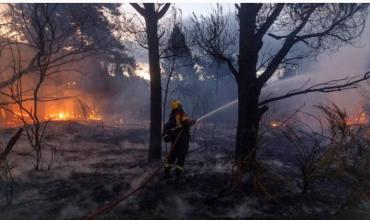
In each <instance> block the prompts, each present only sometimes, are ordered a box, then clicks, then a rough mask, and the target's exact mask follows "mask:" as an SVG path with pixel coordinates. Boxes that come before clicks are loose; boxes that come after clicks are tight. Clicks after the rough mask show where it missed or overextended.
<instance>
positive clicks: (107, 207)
mask: <svg viewBox="0 0 370 220" xmlns="http://www.w3.org/2000/svg"><path fill="white" fill-rule="evenodd" d="M236 103H238V99H235V100H233V101H231V102H229V103H227V104H225V105H223V106H221V107H219V108H217V109H215V110H213V111H211V112H209V113H207V114H205V115H203V116H201V117H199V118H198V120H197V121H196V123H199V122H200V121H202V120H204V119H205V118H208V117H210V116H211V115H213V114H215V113H217V112H219V111H221V110H223V109H225V108H228V107H230V106H232V105H234V104H236ZM182 131H183V129H182V130H180V132H179V134H178V135H177V136H176V138H175V140H174V142H173V144H172V146H171V148H170V151H169V152H168V154H167V155H166V156H165V159H164V160H163V161H162V163H161V165H160V166H159V167H158V168H157V169H155V170H154V172H153V173H152V174H151V175H150V176H149V177H147V179H146V180H145V181H144V182H143V183H142V184H140V185H139V186H137V187H136V188H134V189H133V190H132V191H131V192H129V193H127V194H124V195H122V196H121V197H119V198H118V199H117V200H115V201H112V202H110V203H108V204H106V205H104V206H102V207H99V208H97V209H96V210H95V211H94V212H92V213H90V214H88V215H87V216H85V217H83V218H82V220H92V219H95V217H97V216H98V215H100V214H103V213H105V212H107V211H109V210H110V209H112V208H114V207H115V206H117V205H118V204H119V203H121V202H122V201H124V200H126V199H127V198H129V197H130V196H132V195H134V194H135V193H137V192H138V191H140V190H141V189H143V188H144V187H145V186H146V185H147V184H148V183H149V182H150V181H151V180H152V179H153V178H154V177H155V176H157V175H158V173H159V171H160V170H161V169H162V168H163V166H164V164H165V163H166V162H167V160H168V157H169V155H171V153H172V152H173V151H174V149H175V147H176V144H177V141H178V139H179V137H180V135H181V133H182Z"/></svg>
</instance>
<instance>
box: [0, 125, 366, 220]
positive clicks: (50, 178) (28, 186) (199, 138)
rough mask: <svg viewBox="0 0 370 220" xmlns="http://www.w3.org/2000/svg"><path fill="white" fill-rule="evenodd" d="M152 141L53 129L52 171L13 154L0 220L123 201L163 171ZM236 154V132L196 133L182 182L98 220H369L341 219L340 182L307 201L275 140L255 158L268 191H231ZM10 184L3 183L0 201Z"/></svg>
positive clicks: (131, 132)
mask: <svg viewBox="0 0 370 220" xmlns="http://www.w3.org/2000/svg"><path fill="white" fill-rule="evenodd" d="M11 133H12V129H4V130H1V131H0V135H1V136H0V137H2V138H3V139H4V140H5V139H6V137H8V136H9V135H11ZM147 140H148V130H147V128H145V127H142V128H140V127H131V126H128V125H127V126H123V127H122V128H112V127H108V126H104V125H101V124H91V123H90V124H84V123H77V122H58V123H54V122H53V123H51V124H50V126H49V129H48V132H47V134H46V137H45V143H46V144H47V146H53V147H55V149H57V150H56V151H55V154H54V155H53V162H52V163H51V165H49V166H46V165H48V164H50V161H51V159H50V158H51V157H50V156H47V154H46V156H45V158H44V160H45V162H44V165H45V166H44V169H43V170H41V171H34V170H33V169H32V159H31V158H29V157H27V156H21V155H18V154H16V153H13V154H11V158H10V159H9V163H11V164H14V165H15V168H14V169H13V172H14V176H15V182H14V184H13V196H12V202H11V203H10V204H6V201H5V197H4V198H1V199H0V219H1V220H3V219H4V220H6V219H30V220H32V219H80V218H81V217H83V216H84V215H86V214H87V213H89V212H91V211H93V210H95V209H96V208H98V207H100V206H102V205H104V204H105V203H107V202H109V201H113V200H116V199H118V198H119V197H120V196H122V195H123V194H125V193H127V192H129V191H130V190H132V189H133V188H135V187H136V186H138V185H139V184H141V183H142V182H143V180H145V177H146V176H148V175H149V174H150V173H151V172H153V171H154V170H155V169H156V167H157V166H158V164H149V163H147V161H146V159H147ZM27 146H28V145H27V142H26V140H25V139H22V140H20V141H19V143H17V146H16V151H17V152H22V151H29V147H27ZM167 147H168V146H167ZM233 149H234V142H233V134H232V132H223V131H219V133H212V134H209V133H207V131H203V130H199V131H197V133H196V135H195V139H193V140H192V142H191V144H190V150H189V154H188V157H187V161H186V167H185V168H186V170H185V173H184V176H183V178H182V179H181V180H180V181H179V182H176V181H175V180H174V179H173V178H171V179H164V178H163V174H162V172H161V173H160V174H159V175H158V176H156V177H155V178H154V179H152V180H151V182H150V183H149V184H148V185H147V187H145V188H144V189H142V190H141V191H139V192H138V193H136V194H135V195H133V196H132V197H130V198H129V199H127V200H125V201H123V202H121V203H120V204H119V205H118V206H117V207H115V208H114V209H112V210H110V211H109V212H107V213H105V214H103V215H101V216H99V217H98V218H97V219H214V218H216V219H246V218H248V219H347V217H348V216H351V219H368V217H369V216H367V215H361V214H356V213H352V214H351V212H345V213H340V215H339V214H338V209H339V207H340V206H341V205H342V204H343V203H344V202H345V200H346V197H347V196H348V193H349V191H348V189H347V188H346V187H345V186H343V185H341V184H338V183H336V182H333V181H329V180H319V181H317V182H316V183H315V184H313V185H312V187H311V189H310V190H309V191H308V192H307V194H306V195H304V196H302V195H301V194H300V184H301V182H300V181H301V177H300V175H299V170H298V164H297V160H296V151H295V150H294V149H292V148H291V146H289V145H287V144H286V143H285V142H284V140H283V139H282V138H281V137H279V135H278V133H271V134H269V135H268V136H267V137H266V139H265V144H264V146H263V147H262V148H261V152H260V154H259V156H258V157H259V161H260V162H261V164H262V165H263V168H264V171H263V174H262V179H261V183H262V184H263V186H264V189H265V191H255V190H252V188H253V186H252V185H251V184H250V181H248V177H246V179H245V180H246V181H245V183H244V184H242V185H241V186H240V187H238V188H232V187H229V186H230V183H231V180H232V179H231V170H232V163H231V162H232V160H233V156H234V151H233ZM45 151H48V150H47V149H46V150H45ZM6 183H7V182H6V181H5V180H1V181H0V192H1V195H5V190H6V188H7V187H6ZM349 213H350V214H349Z"/></svg>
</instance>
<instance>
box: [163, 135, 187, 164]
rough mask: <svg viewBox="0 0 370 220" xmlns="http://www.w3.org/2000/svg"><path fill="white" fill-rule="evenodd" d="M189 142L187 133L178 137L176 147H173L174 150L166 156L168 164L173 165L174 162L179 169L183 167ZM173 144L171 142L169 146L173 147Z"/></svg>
mask: <svg viewBox="0 0 370 220" xmlns="http://www.w3.org/2000/svg"><path fill="white" fill-rule="evenodd" d="M189 140H190V135H189V133H188V132H184V133H182V134H180V137H179V138H178V140H177V142H176V145H175V146H174V150H173V151H172V152H171V153H170V155H169V156H168V160H167V163H168V164H173V163H175V162H176V165H178V166H180V167H183V166H184V162H185V157H186V154H187V153H188V150H189ZM173 144H174V143H173V142H172V143H171V146H173Z"/></svg>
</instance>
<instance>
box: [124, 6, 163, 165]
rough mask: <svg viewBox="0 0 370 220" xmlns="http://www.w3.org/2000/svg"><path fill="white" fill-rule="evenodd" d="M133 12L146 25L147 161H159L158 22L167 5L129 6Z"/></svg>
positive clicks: (160, 110)
mask: <svg viewBox="0 0 370 220" xmlns="http://www.w3.org/2000/svg"><path fill="white" fill-rule="evenodd" d="M131 5H132V7H134V8H135V10H136V11H137V12H138V13H139V14H140V15H141V16H143V17H144V19H145V24H146V36H147V43H148V50H149V72H150V137H149V154H148V160H149V161H150V160H160V159H161V149H162V147H161V130H162V127H161V123H162V119H161V118H162V108H161V104H162V87H161V67H160V63H159V59H160V56H159V38H160V37H159V36H158V21H159V19H161V18H162V17H163V16H164V15H165V14H166V12H167V10H168V8H169V7H170V4H169V3H166V4H158V7H156V5H155V4H154V3H144V4H143V6H140V5H139V4H131Z"/></svg>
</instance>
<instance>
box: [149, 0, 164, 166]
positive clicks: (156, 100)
mask: <svg viewBox="0 0 370 220" xmlns="http://www.w3.org/2000/svg"><path fill="white" fill-rule="evenodd" d="M146 9H147V10H146V11H147V16H145V22H146V33H147V37H148V49H149V72H150V134H149V154H148V160H149V161H151V160H160V159H161V123H162V106H161V105H162V87H161V69H160V63H159V38H158V16H157V15H156V12H155V8H154V4H147V5H146Z"/></svg>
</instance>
